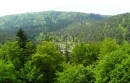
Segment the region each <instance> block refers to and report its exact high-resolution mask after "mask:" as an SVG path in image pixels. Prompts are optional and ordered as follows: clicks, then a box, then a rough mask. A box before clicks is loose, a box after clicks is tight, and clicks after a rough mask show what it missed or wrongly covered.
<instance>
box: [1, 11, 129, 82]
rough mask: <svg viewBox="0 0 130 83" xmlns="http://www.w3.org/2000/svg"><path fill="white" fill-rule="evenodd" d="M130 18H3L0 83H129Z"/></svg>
mask: <svg viewBox="0 0 130 83" xmlns="http://www.w3.org/2000/svg"><path fill="white" fill-rule="evenodd" d="M129 70H130V13H125V14H120V15H116V16H103V15H99V14H92V13H91V14H86V13H78V12H56V11H47V12H37V13H25V14H18V15H9V16H4V17H0V83H129V82H130V71H129Z"/></svg>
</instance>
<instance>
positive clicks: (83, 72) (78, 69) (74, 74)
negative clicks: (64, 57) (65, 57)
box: [56, 63, 95, 83]
mask: <svg viewBox="0 0 130 83" xmlns="http://www.w3.org/2000/svg"><path fill="white" fill-rule="evenodd" d="M63 65H64V67H65V68H64V71H63V72H57V73H56V75H57V82H56V83H94V81H95V78H94V73H93V72H92V70H91V68H89V67H84V66H83V65H71V64H69V63H67V64H63Z"/></svg>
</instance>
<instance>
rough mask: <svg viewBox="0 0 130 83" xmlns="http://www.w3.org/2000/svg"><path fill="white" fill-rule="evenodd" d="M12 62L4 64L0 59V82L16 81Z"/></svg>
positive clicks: (9, 82)
mask: <svg viewBox="0 0 130 83" xmlns="http://www.w3.org/2000/svg"><path fill="white" fill-rule="evenodd" d="M14 71H15V67H14V65H13V64H12V63H8V64H6V63H5V62H4V61H2V60H1V59H0V83H16V82H18V81H17V78H16V72H14Z"/></svg>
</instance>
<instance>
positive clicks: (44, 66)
mask: <svg viewBox="0 0 130 83" xmlns="http://www.w3.org/2000/svg"><path fill="white" fill-rule="evenodd" d="M64 61H65V57H64V56H63V55H61V53H60V51H59V50H58V47H57V46H56V45H55V44H54V43H53V42H47V41H43V42H42V43H41V44H39V45H38V46H37V48H36V53H35V54H34V55H33V56H32V62H33V64H34V65H35V66H36V67H37V68H38V70H39V72H40V73H41V74H42V75H43V78H41V79H43V80H44V82H45V83H48V82H49V83H53V82H54V78H55V72H56V71H61V70H62V65H60V64H61V63H62V62H64Z"/></svg>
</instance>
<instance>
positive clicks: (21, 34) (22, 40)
mask: <svg viewBox="0 0 130 83" xmlns="http://www.w3.org/2000/svg"><path fill="white" fill-rule="evenodd" d="M16 36H17V37H18V38H17V41H18V43H19V46H20V47H21V48H25V45H26V42H27V36H26V34H25V32H24V31H23V30H22V29H21V28H20V29H19V31H18V32H17V34H16Z"/></svg>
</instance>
